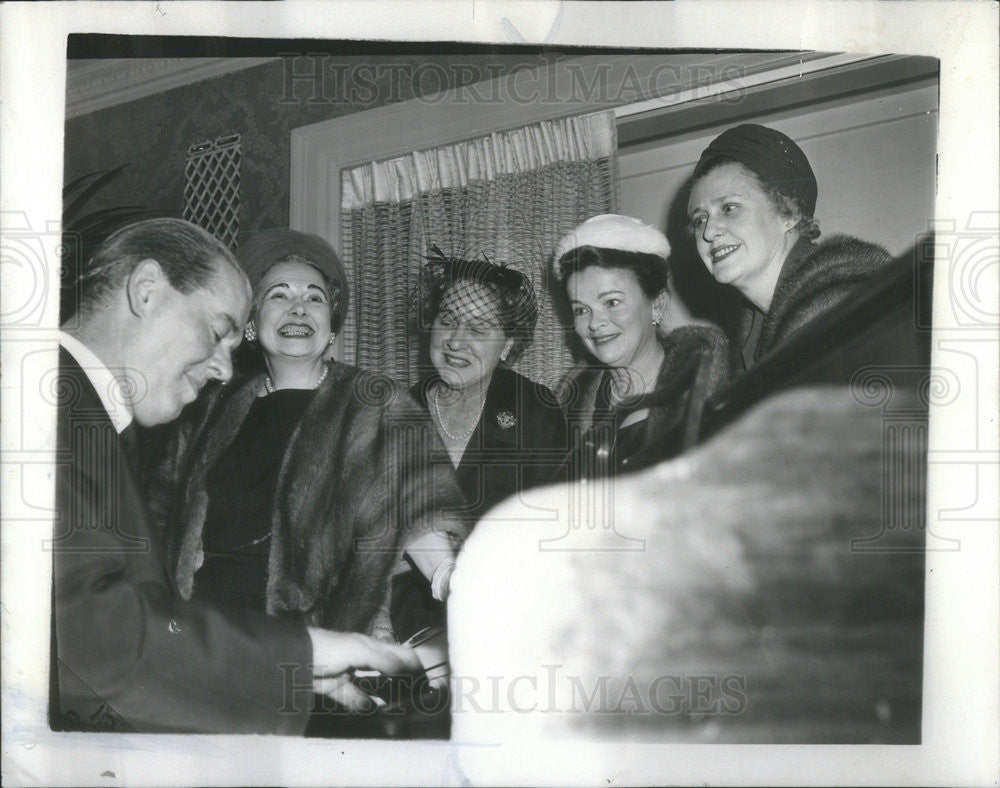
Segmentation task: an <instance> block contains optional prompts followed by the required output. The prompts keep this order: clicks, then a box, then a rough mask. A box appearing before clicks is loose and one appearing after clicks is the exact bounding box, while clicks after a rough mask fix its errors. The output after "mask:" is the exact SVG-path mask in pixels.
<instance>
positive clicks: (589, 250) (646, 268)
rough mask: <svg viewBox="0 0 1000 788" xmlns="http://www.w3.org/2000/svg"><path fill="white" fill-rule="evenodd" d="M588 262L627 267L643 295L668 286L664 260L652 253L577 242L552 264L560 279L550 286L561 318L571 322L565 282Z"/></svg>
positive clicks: (587, 264) (598, 265) (605, 266)
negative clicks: (583, 244) (556, 285)
mask: <svg viewBox="0 0 1000 788" xmlns="http://www.w3.org/2000/svg"><path fill="white" fill-rule="evenodd" d="M591 266H597V267H598V268H619V269H623V270H625V271H630V272H631V273H632V275H633V276H635V278H636V281H637V282H638V283H639V287H640V288H641V289H642V292H643V293H644V294H645V296H646V298H648V299H649V300H650V301H652V300H653V299H654V298H656V297H657V296H658V295H659V294H660V293H661V292H663V291H664V290H668V289H669V288H668V281H669V277H670V274H669V269H668V268H667V263H666V261H665V260H664V259H663V258H662V257H660V256H659V255H655V254H646V253H643V252H626V251H623V250H621V249H608V248H606V247H603V246H578V247H576V248H575V249H571V250H570V251H568V252H566V254H564V255H563V256H562V257H560V258H559V259H558V260H557V261H556V264H555V266H554V270H555V271H558V272H559V275H558V276H557V277H555V278H556V279H557V281H558V283H559V286H558V287H555V288H553V295H555V296H556V299H555V300H556V303H557V305H558V306H559V311H560V313H561V314H562V317H563V319H564V320H566V321H567V322H568V323H572V322H573V321H572V317H571V313H570V309H569V292H568V291H567V289H566V283H567V282H568V281H569V277H570V275H571V274H575V273H579V272H580V271H583V270H585V269H587V268H590V267H591Z"/></svg>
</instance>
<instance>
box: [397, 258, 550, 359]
mask: <svg viewBox="0 0 1000 788" xmlns="http://www.w3.org/2000/svg"><path fill="white" fill-rule="evenodd" d="M459 282H472V283H474V284H478V285H481V286H482V287H484V288H485V289H486V290H487V291H488V292H489V293H490V294H491V295H492V296H493V297H494V298H495V299H496V303H497V306H498V307H499V311H500V324H501V327H502V328H503V333H504V336H505V337H506V338H507V339H512V340H514V341H513V344H512V345H511V349H510V352H509V353H508V354H507V363H508V364H513V363H514V362H516V361H517V359H518V358H520V356H521V354H522V353H524V351H525V350H526V349H527V348H528V346H529V345H530V344H531V341H532V339H533V337H534V333H535V322H536V321H537V320H538V305H537V303H536V301H535V290H534V288H533V287H532V285H531V280H529V279H528V277H527V276H525V275H524V274H523V273H521V272H520V271H517V270H515V269H513V268H510V267H509V266H507V265H504V264H497V263H493V262H491V261H490V260H488V259H486V256H485V255H483V259H479V258H472V259H466V258H461V257H449V256H447V255H445V254H444V253H443V252H442V251H441V250H440V249H439V248H438V247H437V246H432V247H431V251H430V254H428V255H427V262H426V263H425V264H424V266H423V268H422V269H421V271H420V279H419V281H418V284H417V290H416V294H415V295H416V299H415V300H416V302H417V304H416V310H415V311H416V315H417V319H418V325H417V330H418V331H419V332H420V333H421V334H422V335H424V336H426V335H428V334H429V333H430V329H431V327H432V326H433V325H434V320H435V319H436V318H437V315H438V312H439V311H440V309H441V302H442V301H443V300H444V296H445V294H446V293H447V292H448V290H449V289H450V288H451V287H452V285H455V284H457V283H459ZM425 344H426V343H425Z"/></svg>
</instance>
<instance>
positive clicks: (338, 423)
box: [151, 363, 464, 632]
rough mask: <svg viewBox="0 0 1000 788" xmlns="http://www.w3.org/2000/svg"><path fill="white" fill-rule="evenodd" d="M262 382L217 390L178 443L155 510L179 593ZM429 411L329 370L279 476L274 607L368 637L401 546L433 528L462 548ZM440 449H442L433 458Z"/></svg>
mask: <svg viewBox="0 0 1000 788" xmlns="http://www.w3.org/2000/svg"><path fill="white" fill-rule="evenodd" d="M262 386H263V376H262V375H259V376H256V377H254V378H252V379H250V380H248V381H247V382H246V383H244V384H243V385H242V386H239V387H238V388H237V389H236V390H233V391H231V392H225V394H223V393H222V392H216V400H215V401H213V402H212V403H211V404H210V406H209V407H208V408H207V409H206V410H207V413H206V416H205V417H204V418H203V419H202V421H201V424H200V426H199V427H197V428H196V429H193V430H187V431H181V432H180V433H179V434H178V436H177V438H176V439H175V440H174V441H173V442H172V444H171V448H170V450H169V451H168V453H167V457H166V459H165V460H164V462H163V464H162V465H161V467H160V469H159V472H158V473H157V475H156V480H155V482H154V485H153V490H152V496H151V497H152V499H153V505H152V507H151V508H152V510H153V513H154V518H156V520H157V522H158V524H159V527H160V528H161V531H162V534H163V538H164V542H165V544H166V547H167V555H168V560H169V562H170V567H171V569H172V571H173V573H174V576H175V579H176V581H177V585H178V588H179V591H180V593H181V595H182V596H183V597H185V598H190V596H191V594H192V591H193V588H194V575H195V572H196V571H197V570H198V567H199V566H200V559H201V554H202V531H203V529H204V526H205V518H206V514H207V512H208V493H207V491H206V479H207V476H208V473H209V471H210V470H211V468H212V467H213V464H214V463H215V462H216V461H217V460H218V458H219V457H220V456H221V454H222V452H223V451H224V450H225V448H226V447H227V446H228V445H229V444H230V443H231V442H232V440H233V439H234V438H235V437H236V434H237V432H238V431H239V429H240V427H241V426H242V425H243V423H244V420H245V419H246V416H247V413H248V411H249V410H250V406H251V405H252V404H253V402H254V400H255V398H256V397H257V395H258V393H259V392H260V390H261V388H262ZM434 449H438V450H439V451H443V449H441V448H440V445H439V440H438V438H437V434H436V432H435V430H434V427H433V424H432V423H431V421H430V419H429V418H428V416H427V414H426V412H425V411H424V410H423V409H422V408H421V407H420V406H419V405H417V403H416V402H415V401H414V400H413V399H412V398H411V397H410V396H409V394H408V393H407V392H406V391H405V390H403V389H401V388H400V387H398V386H397V385H396V384H395V383H394V382H393V381H391V380H390V379H388V378H386V377H383V376H380V375H375V374H373V373H369V372H363V371H361V370H359V369H357V368H355V367H352V366H348V365H346V364H340V363H332V364H331V366H330V371H329V373H328V374H327V377H326V380H324V381H323V383H322V384H321V385H320V387H319V388H318V389H317V390H316V394H315V396H314V397H313V399H312V400H311V402H310V404H309V405H308V407H307V408H306V410H305V412H304V413H303V414H302V419H301V421H300V422H299V424H298V426H297V427H296V428H295V431H294V432H293V433H292V437H291V439H290V441H289V445H288V448H287V450H286V452H285V455H284V458H283V460H282V464H281V470H280V472H279V475H278V482H277V488H276V491H275V503H274V510H273V517H272V529H271V551H270V557H269V565H268V566H269V568H268V580H267V612H268V613H269V614H272V615H275V614H292V615H295V616H298V617H301V618H302V619H303V620H304V621H305V622H306V623H307V624H310V625H315V626H321V627H326V628H328V629H334V630H339V631H353V632H365V631H367V630H368V629H369V628H370V626H371V624H372V622H373V620H374V619H375V617H376V614H377V613H378V612H379V610H380V608H381V607H382V606H383V605H384V603H385V601H386V598H387V594H388V588H389V576H390V573H391V571H392V568H393V566H394V565H395V563H396V561H397V560H398V559H399V557H400V554H401V550H402V549H403V548H404V547H405V545H406V544H407V543H408V542H410V541H412V539H414V538H416V537H419V536H421V535H423V534H426V533H428V532H430V531H432V530H436V531H438V532H443V533H447V534H449V535H450V536H452V537H453V539H454V540H455V541H456V542H458V541H460V540H461V539H462V538H463V537H464V528H463V526H462V525H461V521H460V520H459V519H458V517H457V516H456V515H454V514H452V510H458V509H460V508H461V507H462V505H463V501H462V497H461V493H460V492H459V490H458V486H457V484H456V482H455V477H454V473H453V472H452V469H451V466H450V464H449V463H447V462H432V460H431V456H432V451H433V450H434ZM435 453H437V452H435Z"/></svg>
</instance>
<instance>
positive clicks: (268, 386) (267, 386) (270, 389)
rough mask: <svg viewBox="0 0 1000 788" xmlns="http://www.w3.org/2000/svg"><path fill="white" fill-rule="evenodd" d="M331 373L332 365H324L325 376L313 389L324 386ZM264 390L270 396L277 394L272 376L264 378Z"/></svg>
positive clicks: (323, 375)
mask: <svg viewBox="0 0 1000 788" xmlns="http://www.w3.org/2000/svg"><path fill="white" fill-rule="evenodd" d="M329 371H330V365H329V364H324V365H323V374H322V375H320V376H319V380H317V381H316V385H315V386H313V389H318V388H319V387H320V386H321V385H323V381H324V380H326V375H327V373H328V372H329ZM264 390H265V391H266V392H267V393H268V394H273V393H274V392H276V391H277V390H278V389H276V388H275V387H274V383H272V382H271V376H270V375H265V376H264Z"/></svg>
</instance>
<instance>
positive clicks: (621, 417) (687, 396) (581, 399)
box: [564, 326, 730, 480]
mask: <svg viewBox="0 0 1000 788" xmlns="http://www.w3.org/2000/svg"><path fill="white" fill-rule="evenodd" d="M660 343H661V344H662V346H663V353H664V356H663V362H662V363H661V365H660V370H659V373H658V375H657V379H656V387H655V388H654V390H653V391H652V392H650V393H648V394H645V395H643V396H642V397H637V398H633V399H631V400H629V401H627V402H624V403H618V404H614V405H613V404H612V402H611V397H610V387H611V373H610V371H609V370H608V369H607V368H606V367H602V366H590V367H586V368H585V369H583V370H582V371H580V372H578V373H577V374H575V375H573V376H572V377H571V379H570V381H569V385H567V386H565V387H564V390H565V391H566V392H567V393H568V394H569V398H568V400H567V402H566V406H567V413H568V416H569V420H570V426H571V429H572V431H573V433H574V439H573V450H572V452H571V453H570V456H569V462H568V469H567V474H568V476H569V477H570V478H571V479H574V480H577V479H593V478H603V477H608V476H614V475H617V474H620V473H626V472H632V471H637V470H641V469H643V468H647V467H649V466H651V465H654V464H656V463H658V462H661V461H663V460H667V459H670V458H671V457H673V456H675V455H677V454H678V453H679V452H680V451H681V450H682V448H683V446H682V442H681V437H682V433H681V430H682V429H683V426H684V420H685V416H686V414H687V412H688V408H689V407H690V406H691V404H692V402H691V397H692V393H693V392H692V388H691V386H692V383H693V381H694V379H695V376H696V374H697V373H698V371H699V370H700V369H701V368H702V366H704V368H705V369H704V370H703V373H704V378H705V386H704V388H705V390H704V391H702V392H698V394H697V395H698V396H700V397H702V398H706V397H708V396H711V395H712V394H713V393H715V392H716V391H719V390H720V389H721V388H722V387H723V386H724V385H725V384H726V383H727V382H728V380H729V376H730V360H729V345H728V342H727V341H726V337H725V335H724V334H723V333H722V331H720V330H719V329H717V328H709V327H705V326H683V327H681V328H677V329H675V330H673V331H671V332H670V333H669V334H668V335H667V336H665V337H661V338H660ZM647 408H648V415H647V416H646V418H644V419H642V420H641V421H636V422H633V423H631V424H629V425H628V426H626V427H624V428H623V427H622V426H621V425H622V423H623V422H624V421H625V420H626V419H627V417H628V416H629V415H630V414H631V413H633V412H635V411H638V410H642V409H647Z"/></svg>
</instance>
